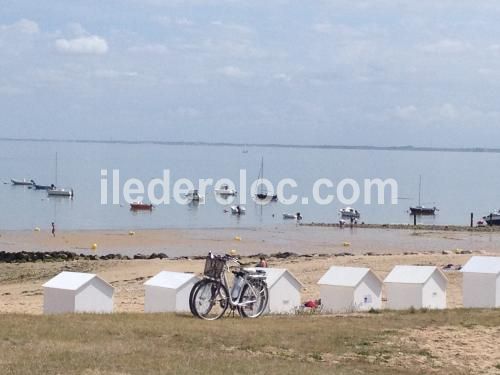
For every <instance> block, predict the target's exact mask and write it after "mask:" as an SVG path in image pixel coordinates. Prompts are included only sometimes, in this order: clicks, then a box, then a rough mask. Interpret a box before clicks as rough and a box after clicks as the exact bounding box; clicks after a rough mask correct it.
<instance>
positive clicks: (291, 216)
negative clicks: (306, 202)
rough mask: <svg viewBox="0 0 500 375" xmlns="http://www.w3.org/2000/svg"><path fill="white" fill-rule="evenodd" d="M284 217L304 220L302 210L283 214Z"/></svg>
mask: <svg viewBox="0 0 500 375" xmlns="http://www.w3.org/2000/svg"><path fill="white" fill-rule="evenodd" d="M283 219H285V220H302V215H301V214H300V212H297V213H296V214H283Z"/></svg>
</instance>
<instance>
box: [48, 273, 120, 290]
mask: <svg viewBox="0 0 500 375" xmlns="http://www.w3.org/2000/svg"><path fill="white" fill-rule="evenodd" d="M94 278H97V279H99V280H100V281H101V282H103V283H104V284H106V285H108V286H109V287H110V288H113V286H112V285H110V284H108V283H107V282H106V281H105V280H103V279H101V278H100V277H99V276H97V275H95V274H93V273H82V272H68V271H63V272H61V273H60V274H58V275H57V276H55V277H53V278H52V279H50V280H49V281H47V282H46V283H45V284H43V285H42V286H43V287H44V288H56V289H65V290H78V289H80V288H81V287H82V286H84V285H85V284H87V283H89V282H90V281H91V280H92V279H94Z"/></svg>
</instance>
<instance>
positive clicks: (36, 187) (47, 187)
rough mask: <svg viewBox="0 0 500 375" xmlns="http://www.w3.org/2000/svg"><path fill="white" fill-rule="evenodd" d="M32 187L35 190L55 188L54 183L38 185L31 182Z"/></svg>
mask: <svg viewBox="0 0 500 375" xmlns="http://www.w3.org/2000/svg"><path fill="white" fill-rule="evenodd" d="M33 188H34V189H35V190H54V189H55V188H56V185H54V184H50V185H38V184H36V183H35V184H33Z"/></svg>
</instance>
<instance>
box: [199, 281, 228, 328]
mask: <svg viewBox="0 0 500 375" xmlns="http://www.w3.org/2000/svg"><path fill="white" fill-rule="evenodd" d="M228 304H229V293H228V291H227V288H226V287H225V286H224V285H222V283H221V282H220V281H215V280H207V282H205V283H202V284H200V285H199V287H198V288H197V289H196V290H195V292H194V296H193V309H194V311H195V312H196V316H198V317H199V318H201V319H205V320H216V319H219V318H220V317H221V316H222V315H224V313H225V312H226V310H227V307H228Z"/></svg>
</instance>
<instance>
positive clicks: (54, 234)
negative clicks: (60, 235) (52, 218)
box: [52, 222, 56, 237]
mask: <svg viewBox="0 0 500 375" xmlns="http://www.w3.org/2000/svg"><path fill="white" fill-rule="evenodd" d="M55 236H56V226H55V224H54V222H52V237H55Z"/></svg>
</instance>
